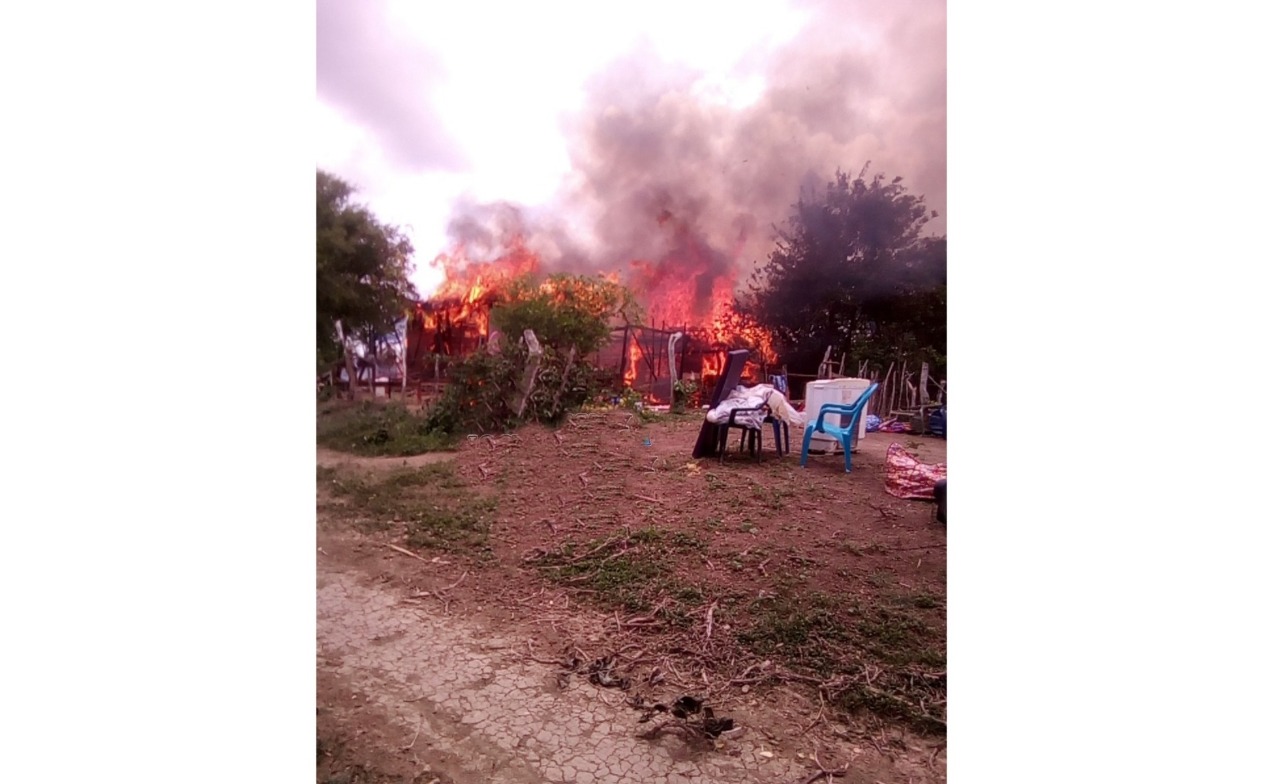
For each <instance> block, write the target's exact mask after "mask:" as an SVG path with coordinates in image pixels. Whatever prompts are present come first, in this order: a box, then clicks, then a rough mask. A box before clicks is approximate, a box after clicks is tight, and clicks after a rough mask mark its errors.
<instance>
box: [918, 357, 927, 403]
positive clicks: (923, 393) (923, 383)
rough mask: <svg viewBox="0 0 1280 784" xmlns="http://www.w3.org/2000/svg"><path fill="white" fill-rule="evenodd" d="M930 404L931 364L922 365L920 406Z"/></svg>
mask: <svg viewBox="0 0 1280 784" xmlns="http://www.w3.org/2000/svg"><path fill="white" fill-rule="evenodd" d="M928 404H929V363H928V362H921V363H920V405H922V406H924V405H928Z"/></svg>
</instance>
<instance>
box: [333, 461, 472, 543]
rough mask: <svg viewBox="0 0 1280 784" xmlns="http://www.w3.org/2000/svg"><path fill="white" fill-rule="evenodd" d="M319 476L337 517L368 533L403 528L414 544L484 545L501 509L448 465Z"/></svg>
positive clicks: (406, 539) (402, 530)
mask: <svg viewBox="0 0 1280 784" xmlns="http://www.w3.org/2000/svg"><path fill="white" fill-rule="evenodd" d="M316 478H317V480H318V481H319V483H320V484H321V485H322V486H323V487H324V489H325V491H326V492H325V493H324V494H323V495H324V496H327V497H328V499H329V500H328V501H327V502H322V506H323V508H324V510H325V511H326V512H327V513H329V514H330V515H331V516H332V517H334V518H336V519H340V520H344V521H346V522H349V523H351V524H354V525H355V526H356V527H357V528H360V529H361V530H364V531H367V532H371V531H396V530H399V531H400V532H401V533H403V535H404V537H405V541H406V542H407V543H408V544H409V545H410V546H411V547H417V548H434V549H442V550H457V549H474V548H479V547H484V546H485V544H486V542H487V539H488V534H489V526H490V525H491V524H492V522H493V516H494V513H495V512H496V511H497V499H496V498H493V497H491V496H482V495H479V494H477V493H475V492H474V491H472V490H471V489H470V488H468V487H467V485H466V483H465V482H463V481H462V480H460V479H459V478H458V477H457V475H456V474H455V473H454V469H453V466H452V465H449V464H447V463H437V464H434V465H428V466H423V467H421V468H414V469H403V470H399V471H394V472H391V473H389V474H386V475H373V474H359V473H351V472H346V471H339V470H337V469H332V468H320V469H318V470H317V474H316Z"/></svg>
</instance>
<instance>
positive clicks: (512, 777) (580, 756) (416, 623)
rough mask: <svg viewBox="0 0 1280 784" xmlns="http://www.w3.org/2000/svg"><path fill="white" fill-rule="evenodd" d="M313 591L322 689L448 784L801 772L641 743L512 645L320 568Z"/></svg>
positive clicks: (610, 707)
mask: <svg viewBox="0 0 1280 784" xmlns="http://www.w3.org/2000/svg"><path fill="white" fill-rule="evenodd" d="M318 582H319V586H318V587H319V592H318V595H317V608H318V611H317V638H318V647H319V659H320V662H319V663H320V669H321V670H322V671H326V672H325V676H324V679H325V680H326V681H328V683H329V685H330V686H331V687H339V686H341V687H344V688H341V690H342V691H343V692H345V691H347V690H348V689H349V691H350V692H351V695H352V700H353V701H356V702H362V703H364V704H365V705H366V706H368V707H372V708H375V709H376V711H377V712H380V713H382V714H383V715H384V716H385V718H386V719H387V722H388V723H389V725H391V726H392V727H397V728H398V730H399V732H400V734H401V738H402V740H400V746H401V748H405V747H407V748H408V752H409V756H412V755H413V754H416V755H417V756H418V758H419V759H420V760H423V758H424V757H426V758H428V759H429V760H430V761H426V760H423V765H424V766H425V765H431V766H432V768H431V769H432V771H433V772H440V773H444V774H446V775H447V776H449V777H450V778H451V779H452V780H453V781H456V782H470V781H475V782H481V781H484V782H494V783H495V784H505V783H506V782H511V783H512V784H514V783H515V782H544V781H545V782H579V783H580V784H587V782H671V784H675V782H729V781H735V782H738V781H749V782H755V781H770V782H773V781H778V780H779V778H780V777H783V778H785V777H789V776H792V775H795V776H799V775H800V774H801V773H803V770H802V769H800V768H799V767H798V766H797V765H796V764H794V763H793V762H792V761H790V760H785V759H780V758H778V757H777V756H772V758H770V757H766V756H761V755H760V754H759V753H758V752H759V751H764V752H766V753H769V754H771V755H772V752H768V750H767V749H757V748H755V747H754V746H752V745H750V744H748V747H747V748H745V749H741V750H740V752H741V753H740V754H739V755H738V756H737V757H736V758H735V757H730V756H726V755H718V754H705V753H704V754H701V755H699V754H698V753H697V752H696V751H691V750H690V748H689V746H688V744H687V743H686V742H685V741H684V740H683V739H681V738H679V737H676V736H667V737H666V738H664V739H660V740H657V741H648V740H642V739H639V738H637V737H636V732H635V730H636V713H635V712H634V711H631V710H628V709H627V708H625V707H623V706H622V705H621V704H620V703H621V699H620V696H619V695H614V696H612V700H613V704H611V703H610V702H609V701H608V700H609V699H610V697H609V696H605V695H601V693H600V692H601V690H600V689H598V688H596V687H593V686H591V685H588V684H586V683H585V682H583V681H582V680H574V681H572V682H570V683H569V684H568V686H567V687H566V688H564V689H563V690H561V689H560V688H559V687H558V686H557V685H556V680H555V672H554V671H553V668H551V667H549V666H547V665H543V664H538V663H536V662H529V661H528V660H527V659H526V658H525V657H522V656H519V655H516V654H514V653H513V652H517V651H520V650H521V648H522V646H523V641H522V640H520V639H517V638H515V637H511V636H507V635H503V634H502V633H501V632H499V631H497V630H494V629H480V628H477V627H475V626H473V625H471V624H468V623H459V622H458V619H456V618H450V617H439V616H437V615H435V614H433V613H432V611H431V610H429V609H428V608H426V607H425V606H418V607H412V608H409V607H405V606H404V605H402V604H399V598H398V597H397V596H395V595H394V594H393V593H392V592H391V591H388V590H386V589H379V588H377V587H376V586H371V585H368V584H364V581H363V580H361V579H360V577H359V576H358V575H355V574H352V573H349V572H342V571H337V572H332V571H327V570H322V571H321V573H320V576H319V580H318ZM419 726H421V729H420V730H419ZM415 736H416V737H417V741H416V743H413V744H412V745H410V742H411V741H412V740H413V738H414V737H415Z"/></svg>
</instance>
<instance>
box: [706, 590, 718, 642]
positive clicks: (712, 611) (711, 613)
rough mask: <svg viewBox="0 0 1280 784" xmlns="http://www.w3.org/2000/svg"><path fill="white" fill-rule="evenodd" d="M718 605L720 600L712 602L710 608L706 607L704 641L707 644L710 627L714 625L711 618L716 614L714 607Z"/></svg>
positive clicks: (709, 636)
mask: <svg viewBox="0 0 1280 784" xmlns="http://www.w3.org/2000/svg"><path fill="white" fill-rule="evenodd" d="M719 604H720V600H719V599H717V600H715V601H714V602H712V603H711V606H710V607H708V608H707V633H706V641H707V642H711V628H712V625H713V624H714V620H713V617H714V615H715V612H716V607H717V606H718V605H719Z"/></svg>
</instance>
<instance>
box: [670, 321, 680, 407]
mask: <svg viewBox="0 0 1280 784" xmlns="http://www.w3.org/2000/svg"><path fill="white" fill-rule="evenodd" d="M682 337H684V333H683V332H675V333H672V335H671V339H670V340H669V341H667V359H668V361H669V362H670V364H671V405H673V406H674V405H675V403H676V382H677V381H679V379H680V377H679V375H677V374H676V344H677V343H679V342H680V338H682Z"/></svg>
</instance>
